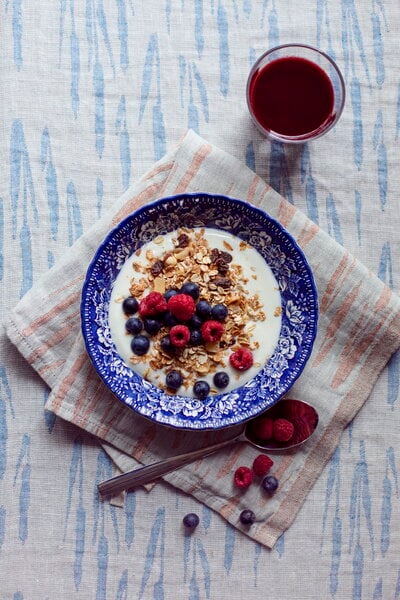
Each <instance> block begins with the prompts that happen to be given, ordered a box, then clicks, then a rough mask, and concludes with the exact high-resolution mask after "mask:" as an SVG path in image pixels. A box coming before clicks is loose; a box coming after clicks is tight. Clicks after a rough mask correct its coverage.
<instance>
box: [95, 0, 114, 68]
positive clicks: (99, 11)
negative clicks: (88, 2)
mask: <svg viewBox="0 0 400 600" xmlns="http://www.w3.org/2000/svg"><path fill="white" fill-rule="evenodd" d="M96 17H97V22H98V24H99V27H100V30H101V32H102V34H103V40H104V44H105V47H106V49H107V53H108V57H109V61H110V65H111V68H112V71H113V74H114V76H115V64H114V58H113V52H112V47H111V42H110V37H109V35H108V28H107V17H106V13H105V11H104V5H103V0H97V6H96Z"/></svg>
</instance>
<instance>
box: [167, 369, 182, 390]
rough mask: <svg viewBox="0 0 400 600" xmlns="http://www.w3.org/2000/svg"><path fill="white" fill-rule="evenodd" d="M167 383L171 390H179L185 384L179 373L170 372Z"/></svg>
mask: <svg viewBox="0 0 400 600" xmlns="http://www.w3.org/2000/svg"><path fill="white" fill-rule="evenodd" d="M165 383H166V386H167V387H169V388H170V389H171V390H177V389H178V388H180V387H181V385H182V383H183V377H182V375H181V374H180V373H179V372H178V371H169V373H167V376H166V378H165Z"/></svg>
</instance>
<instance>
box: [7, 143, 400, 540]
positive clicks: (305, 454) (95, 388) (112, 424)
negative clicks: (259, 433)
mask: <svg viewBox="0 0 400 600" xmlns="http://www.w3.org/2000/svg"><path fill="white" fill-rule="evenodd" d="M196 191H202V192H211V193H219V194H226V195H229V196H233V197H237V198H242V199H244V200H247V201H248V202H252V203H253V204H255V205H256V206H259V207H260V208H262V209H264V210H265V211H266V212H268V213H269V214H270V215H271V216H272V217H274V218H275V219H277V220H278V221H280V222H281V224H282V225H283V226H284V227H286V229H287V230H288V231H289V232H290V233H291V234H292V235H293V237H294V238H295V239H296V240H297V242H298V244H299V245H300V247H301V248H302V250H303V251H304V253H305V255H306V257H307V259H308V261H309V263H310V265H311V267H312V269H313V272H314V277H315V280H316V285H317V288H318V294H319V310H320V318H319V325H318V334H317V339H316V342H315V345H314V350H313V353H312V356H311V358H310V360H309V362H308V364H307V366H306V368H305V370H304V371H303V373H302V375H301V377H300V378H299V380H298V381H297V382H296V384H295V385H294V386H293V388H292V390H291V391H290V393H289V396H290V397H296V398H299V399H301V400H305V401H307V402H309V403H310V404H312V405H314V406H315V407H316V409H317V410H318V412H319V414H320V423H319V427H318V430H317V432H316V434H315V435H314V436H313V437H312V438H311V440H310V441H309V442H308V443H307V444H305V445H304V446H302V447H301V448H300V449H299V450H297V451H296V452H293V453H288V454H282V455H274V456H273V460H274V467H273V472H274V474H275V475H276V476H277V477H278V479H279V481H280V485H279V488H278V490H277V492H276V493H275V494H274V495H273V496H272V497H269V496H266V495H265V494H263V493H262V491H261V489H260V487H259V486H257V485H254V486H251V487H250V488H249V489H248V490H247V491H246V493H245V494H243V493H241V492H239V491H238V490H237V489H236V488H234V485H233V478H232V473H233V471H234V469H235V468H236V467H238V466H240V465H249V466H250V465H251V463H252V461H253V459H254V457H255V456H256V455H257V454H258V453H259V451H257V450H256V449H254V448H252V447H251V446H250V445H247V444H243V445H235V446H233V447H232V448H228V449H226V450H224V451H222V452H220V453H217V454H215V455H212V456H209V457H207V458H206V459H203V460H201V461H197V462H196V463H195V464H192V465H188V466H187V467H184V468H182V469H180V470H179V471H176V472H175V473H170V474H169V475H167V476H165V480H166V481H168V482H169V483H170V484H172V485H173V486H175V487H177V488H179V489H181V490H182V491H184V492H186V493H189V494H192V495H193V496H194V497H196V498H197V499H198V500H200V501H202V502H204V503H205V504H207V505H208V506H209V507H210V508H212V509H214V510H215V511H217V512H218V513H219V514H220V515H222V516H223V517H224V518H225V519H227V520H228V521H229V522H230V523H231V524H232V525H234V526H235V527H237V528H238V529H240V530H242V531H243V532H244V533H246V534H247V535H248V536H249V537H251V538H253V539H254V540H257V541H258V542H260V543H261V544H264V545H265V546H267V547H273V545H274V544H275V542H276V540H277V538H278V537H279V536H280V535H281V534H282V533H283V532H284V531H285V530H286V529H287V528H288V527H289V526H290V524H291V523H292V522H293V520H294V518H295V517H296V514H297V512H298V511H299V509H300V507H301V505H302V503H303V502H304V500H305V499H306V496H307V494H308V492H309V490H310V489H311V487H312V485H313V484H314V482H315V481H316V479H317V478H318V476H319V475H320V473H321V471H322V469H323V468H324V466H325V464H326V462H327V461H328V460H329V458H330V457H331V455H332V453H333V452H334V450H335V448H336V446H337V444H338V443H339V440H340V436H341V434H342V432H343V429H344V428H345V427H346V426H347V425H348V423H349V422H350V421H351V420H352V419H353V417H354V416H355V415H356V413H357V411H358V410H359V409H360V408H361V406H362V405H363V404H364V402H365V401H366V399H367V398H368V396H369V394H370V392H371V390H372V388H373V386H374V383H375V381H376V379H377V378H378V377H379V375H380V373H381V372H382V370H383V369H384V367H385V365H386V363H387V362H388V360H389V358H390V357H391V355H392V354H393V353H394V352H395V351H396V350H397V349H398V348H399V346H400V299H399V298H398V297H397V296H396V295H395V294H393V293H392V291H391V290H390V289H389V288H388V287H387V286H385V284H384V283H383V282H381V281H380V280H379V279H378V278H377V277H376V276H375V275H373V274H372V273H371V272H369V271H368V270H367V269H366V268H365V267H364V266H363V265H362V264H361V263H360V262H359V261H357V260H356V259H355V258H354V257H352V256H351V255H350V254H349V253H348V252H347V251H346V250H345V249H344V248H343V247H342V246H340V245H339V244H338V243H336V242H335V241H334V240H333V239H332V238H330V236H328V235H327V234H326V233H324V232H323V231H322V230H321V229H320V228H319V227H318V226H317V225H316V224H315V223H313V222H312V221H311V220H310V219H308V218H307V217H306V216H305V215H304V214H303V213H301V212H300V211H299V210H297V209H296V208H295V207H294V206H293V205H291V204H290V203H289V202H287V201H286V200H285V199H284V198H283V197H282V196H280V195H279V194H278V193H277V192H275V191H274V190H272V189H271V187H270V186H268V184H266V182H265V181H264V180H262V179H261V178H260V177H258V176H257V175H256V174H255V173H254V172H252V171H251V170H250V169H248V168H247V167H246V166H245V165H243V164H241V163H240V162H239V161H238V160H237V159H235V158H233V157H232V156H230V155H229V154H227V153H225V152H223V151H221V150H220V149H218V148H217V147H215V146H212V145H211V144H209V143H207V142H206V141H205V140H203V139H202V138H201V137H199V136H198V135H197V134H195V133H194V132H193V131H189V132H188V133H187V134H186V135H185V136H184V137H183V138H182V140H181V142H180V143H179V144H178V145H177V147H176V148H174V149H173V150H171V151H170V152H169V153H168V154H167V155H166V156H164V158H162V159H161V160H160V161H159V162H157V163H156V164H155V165H154V167H153V168H152V169H151V170H150V171H149V172H148V173H146V174H145V175H144V176H143V177H142V178H141V179H140V181H138V182H137V183H136V184H135V185H133V186H132V187H131V188H130V189H129V190H128V191H127V192H126V193H125V194H124V195H123V196H122V197H121V198H119V199H118V200H117V201H116V203H115V206H114V207H113V208H112V210H111V211H109V212H108V213H107V214H106V215H104V216H103V217H102V218H101V219H100V220H99V221H98V222H97V223H95V224H94V225H93V226H92V227H91V228H90V229H89V230H88V231H87V232H86V233H85V234H84V235H83V236H82V237H81V238H80V239H79V240H78V241H77V242H76V243H75V244H74V245H73V246H72V247H71V248H70V249H69V251H67V252H66V253H65V256H64V258H63V259H62V260H61V261H60V262H59V263H58V264H56V265H55V266H54V267H53V268H52V269H51V270H50V271H48V272H47V273H46V274H45V275H44V276H43V277H42V278H41V280H40V281H38V282H37V283H36V284H35V285H34V287H33V288H32V289H31V290H30V291H29V292H28V293H27V294H26V295H25V296H24V297H23V298H22V299H21V300H20V302H19V304H18V305H17V306H16V307H15V309H14V310H13V311H12V312H11V314H10V315H9V317H8V320H7V322H6V330H7V334H8V336H9V338H10V340H11V341H12V342H13V343H14V344H15V346H16V347H17V348H18V349H19V351H20V352H21V353H22V355H23V356H24V357H25V358H26V360H27V361H28V362H29V363H30V364H31V365H32V367H33V368H34V369H35V370H36V371H37V373H38V374H39V375H40V376H41V377H42V378H43V380H44V381H45V382H46V383H47V385H48V386H49V387H50V388H51V392H50V394H49V397H48V400H47V403H46V409H47V410H49V411H52V412H54V413H55V414H57V415H59V416H60V417H62V418H63V419H65V420H67V421H71V422H72V423H74V424H75V425H77V426H78V427H81V428H83V429H85V430H86V431H88V432H90V433H91V434H93V435H95V436H97V438H98V439H99V441H100V443H102V444H103V447H104V449H105V450H106V451H107V452H108V453H109V455H110V456H111V458H112V460H113V461H114V462H115V463H116V465H117V466H118V467H119V468H120V469H121V470H129V469H131V468H133V467H134V466H135V465H139V464H146V463H149V462H153V461H156V460H160V459H162V458H163V457H166V456H170V455H172V454H178V453H182V452H186V451H188V450H190V449H192V448H197V447H200V446H202V445H206V444H209V443H212V442H213V441H215V439H216V438H217V439H218V438H220V437H221V435H226V432H225V433H222V434H221V433H220V432H219V433H218V432H217V433H212V432H205V433H204V432H203V433H200V432H182V431H177V430H171V429H168V428H166V427H163V426H158V425H155V424H154V423H152V422H150V421H148V420H146V419H144V418H143V417H141V416H139V415H137V414H136V413H134V412H133V411H132V410H131V409H129V408H128V407H126V406H124V405H123V404H122V403H120V402H119V401H118V400H116V399H115V398H114V396H113V395H112V394H111V393H110V392H109V390H108V389H107V388H106V387H105V385H104V384H103V382H102V381H101V380H100V379H99V377H98V375H97V374H96V372H95V370H94V368H93V366H92V364H91V362H90V360H89V357H88V356H87V353H86V350H85V345H84V341H83V338H82V335H81V329H80V296H81V288H82V284H83V281H84V277H85V274H86V269H87V267H88V265H89V262H90V261H91V259H92V257H93V255H94V253H95V251H96V249H97V247H98V246H99V244H100V243H101V242H102V240H103V239H104V237H105V236H106V234H107V233H108V231H109V230H110V228H112V227H113V226H115V225H116V224H117V223H118V222H119V221H121V220H122V219H123V218H124V217H125V216H127V215H128V214H130V213H131V212H132V211H134V210H136V209H137V208H139V207H140V206H142V205H144V204H146V203H148V202H150V201H153V200H155V199H157V198H160V197H163V196H169V195H173V194H176V193H181V192H196ZM249 506H251V508H252V510H254V512H255V513H256V517H257V520H256V523H254V524H253V525H252V527H251V528H247V527H245V526H243V525H241V524H240V521H239V514H240V512H241V511H242V510H243V509H244V508H248V507H249Z"/></svg>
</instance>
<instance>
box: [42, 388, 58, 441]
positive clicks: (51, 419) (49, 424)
mask: <svg viewBox="0 0 400 600" xmlns="http://www.w3.org/2000/svg"><path fill="white" fill-rule="evenodd" d="M49 393H50V392H49V390H47V389H46V390H45V393H44V402H43V404H46V402H47V400H48V397H49ZM56 421H57V416H56V415H55V414H54V413H53V412H50V411H49V410H45V411H44V422H45V424H46V428H47V431H48V432H49V433H51V432H52V431H53V429H54V425H55V424H56Z"/></svg>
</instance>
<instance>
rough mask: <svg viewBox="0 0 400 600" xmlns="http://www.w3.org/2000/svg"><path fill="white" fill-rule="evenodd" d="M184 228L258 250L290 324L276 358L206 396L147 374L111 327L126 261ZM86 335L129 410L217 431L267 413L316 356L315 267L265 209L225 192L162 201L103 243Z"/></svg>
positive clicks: (88, 292) (93, 269) (86, 308)
mask: <svg viewBox="0 0 400 600" xmlns="http://www.w3.org/2000/svg"><path fill="white" fill-rule="evenodd" d="M181 227H186V228H198V227H211V228H217V229H220V230H223V231H226V232H228V233H230V234H232V235H234V236H237V237H239V238H241V239H242V240H244V241H245V242H247V243H248V244H249V245H251V246H252V247H253V248H255V249H256V250H257V251H258V252H259V253H260V254H261V256H263V258H264V260H265V261H266V262H267V264H268V266H269V267H270V268H271V270H272V272H273V274H274V276H275V278H276V280H277V282H278V284H279V291H280V295H281V303H282V323H281V330H280V336H279V339H278V343H277V345H276V347H275V350H274V352H273V354H272V356H271V357H270V358H269V360H268V361H267V363H266V364H265V365H264V366H263V367H262V368H261V369H260V370H259V371H258V373H257V374H256V375H255V376H254V377H253V378H252V379H250V380H249V381H247V382H246V383H244V384H243V385H242V386H240V387H238V388H236V389H234V390H231V391H228V392H226V393H219V394H211V395H209V396H208V397H207V398H206V399H205V400H199V399H197V398H193V397H188V396H183V395H179V394H175V395H172V396H171V394H168V393H167V392H166V391H164V390H162V389H161V388H159V387H157V386H156V385H154V384H152V383H150V382H149V381H147V380H145V379H144V378H142V377H141V376H140V375H139V374H138V373H137V372H135V371H134V370H133V369H132V367H130V366H129V365H127V364H126V363H125V362H124V360H123V359H122V358H121V357H120V355H119V354H118V352H117V349H116V347H115V344H114V341H113V339H112V337H111V333H110V325H109V322H108V309H109V304H110V298H111V292H112V287H113V284H114V282H115V280H116V277H117V275H118V273H119V272H120V269H121V268H122V266H123V265H124V264H125V261H126V260H128V259H129V257H130V256H131V255H132V254H133V253H134V252H136V251H137V250H138V249H139V248H140V247H141V246H142V245H144V244H146V243H147V242H149V241H151V240H152V239H154V238H155V237H157V236H159V235H163V234H166V233H169V232H173V231H175V230H177V229H179V228H181ZM80 312H81V323H82V334H83V338H84V341H85V346H86V350H87V353H88V355H89V357H90V359H91V361H92V363H93V365H94V368H95V370H96V371H97V373H98V375H99V376H100V378H101V379H102V380H103V382H104V383H105V384H106V386H107V387H108V388H109V389H110V390H111V392H112V393H113V394H114V395H115V396H116V398H117V399H118V400H119V401H121V402H122V403H123V404H124V405H125V406H127V407H129V409H132V410H134V411H135V412H137V413H138V414H140V415H142V416H144V417H146V418H148V419H150V420H151V421H153V422H155V423H159V424H162V425H166V426H170V427H175V428H179V429H188V430H215V429H221V428H224V427H229V426H233V425H238V424H241V423H244V422H246V421H248V420H249V419H252V418H254V417H256V416H257V415H259V414H260V413H262V412H264V411H265V410H267V409H268V408H270V407H271V406H273V405H274V404H276V403H277V402H278V401H279V400H280V398H282V397H283V396H284V395H285V394H286V393H287V392H288V390H289V389H290V388H291V387H292V386H293V384H294V383H295V381H296V380H297V379H298V377H299V376H300V375H301V373H302V372H303V370H304V368H305V366H306V364H307V361H308V359H309V357H310V355H311V352H312V348H313V344H314V341H315V337H316V334H317V323H318V295H317V289H316V285H315V281H314V277H313V273H312V270H311V267H310V265H309V263H308V261H307V259H306V257H305V255H304V253H303V251H302V250H301V248H300V247H299V245H298V244H297V242H296V241H295V240H294V238H293V237H292V235H291V234H290V233H289V232H288V231H287V230H286V229H285V228H284V227H283V226H282V225H281V224H280V223H279V222H278V221H277V220H276V219H274V218H272V217H271V216H270V215H268V214H267V213H266V212H265V211H264V210H262V209H260V208H257V207H255V206H253V205H252V204H250V203H248V202H246V201H244V200H241V199H238V198H232V197H229V196H225V195H222V194H210V193H203V192H198V193H183V194H177V195H174V196H168V197H164V198H160V199H158V200H155V201H154V202H152V203H150V204H147V205H146V206H143V207H141V208H139V209H138V210H136V211H135V212H134V213H132V214H130V215H129V216H127V217H126V218H124V219H123V220H122V221H121V222H120V223H119V224H118V225H117V226H116V227H115V228H114V229H112V230H111V231H110V233H109V234H108V235H107V236H106V238H105V239H104V240H103V242H102V243H101V244H100V246H99V248H98V249H97V251H96V253H95V255H94V257H93V259H92V261H91V262H90V264H89V267H88V269H87V273H86V278H85V281H84V284H83V288H82V299H81V307H80Z"/></svg>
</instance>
